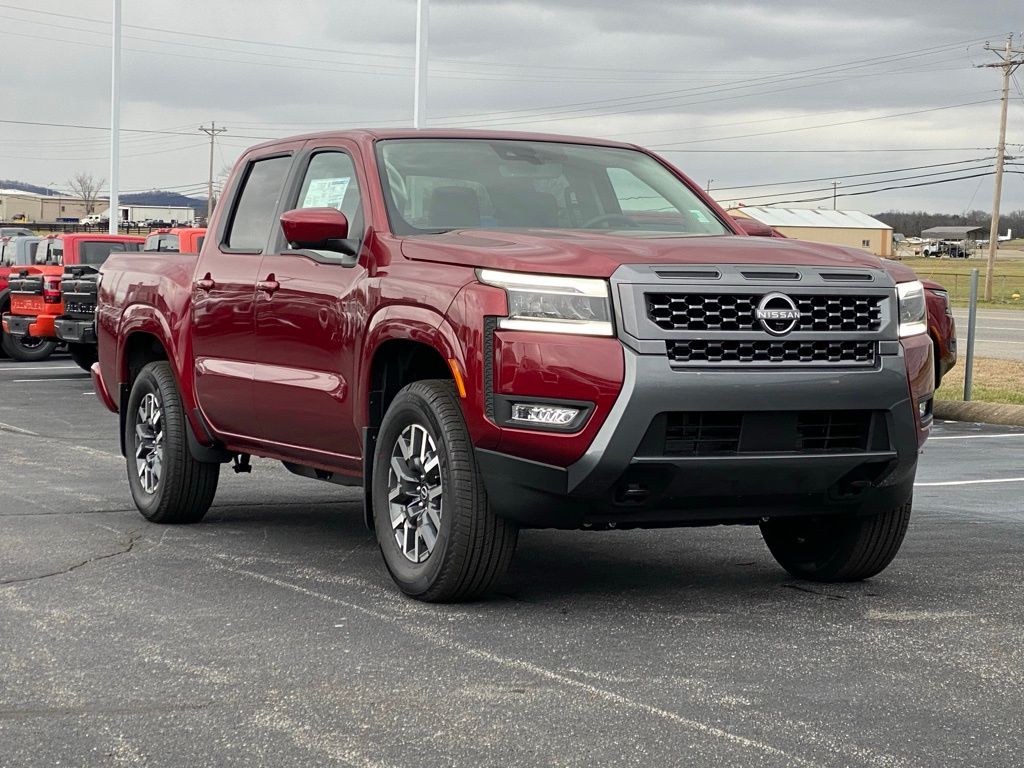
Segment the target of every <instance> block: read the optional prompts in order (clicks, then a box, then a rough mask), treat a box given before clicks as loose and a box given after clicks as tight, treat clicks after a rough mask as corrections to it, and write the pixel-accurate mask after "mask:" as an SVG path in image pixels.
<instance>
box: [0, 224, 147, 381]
mask: <svg viewBox="0 0 1024 768" xmlns="http://www.w3.org/2000/svg"><path fill="white" fill-rule="evenodd" d="M143 242H145V238H142V237H132V236H128V235H103V234H81V233H78V234H68V235H61V236H52V237H48V238H45V239H43V240H41V241H40V242H39V244H38V246H37V247H36V253H35V256H34V257H33V263H32V265H31V266H29V267H25V268H24V269H20V270H18V271H17V273H12V274H11V276H10V277H9V278H8V283H9V288H10V295H11V302H10V311H8V312H4V314H3V330H4V333H5V334H10V336H11V337H12V338H13V339H14V340H15V342H16V343H17V344H19V345H20V349H21V351H20V354H12V355H11V356H12V357H15V358H16V359H19V360H25V361H28V360H42V359H45V358H47V357H49V356H50V355H51V354H52V353H53V350H54V349H56V346H57V342H58V337H57V320H58V319H59V318H60V317H61V316H62V315H64V309H65V308H64V297H63V294H62V292H61V282H62V280H63V277H64V273H65V270H70V269H76V270H77V271H78V273H85V272H90V271H95V270H96V269H97V268H98V267H99V265H101V264H102V263H103V262H104V261H106V259H107V256H109V255H110V254H111V253H118V252H121V253H123V252H131V251H138V250H140V249H141V247H142V244H143ZM26 349H27V351H26ZM68 353H69V354H70V355H71V357H72V359H73V360H75V362H76V363H78V364H79V365H81V366H82V367H83V368H86V369H88V368H89V367H90V366H91V365H92V363H93V362H95V360H96V353H95V347H94V346H92V345H91V344H85V343H79V342H76V341H71V342H70V343H69V344H68Z"/></svg>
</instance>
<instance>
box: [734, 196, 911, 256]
mask: <svg viewBox="0 0 1024 768" xmlns="http://www.w3.org/2000/svg"><path fill="white" fill-rule="evenodd" d="M729 213H730V215H733V216H744V217H746V218H748V219H756V220H757V221H760V222H761V223H762V224H767V225H768V226H769V227H771V228H772V229H774V230H775V231H777V232H779V233H780V234H783V235H785V236H786V237H792V238H793V239H795V240H808V241H810V242H812V243H829V244H831V245H846V246H851V247H853V248H863V249H864V250H865V251H870V252H871V253H873V254H875V255H876V256H884V257H886V258H888V257H891V256H892V227H890V226H889V225H888V224H884V223H883V222H881V221H879V220H878V219H875V218H873V217H871V216H868V215H867V214H866V213H861V212H860V211H832V210H824V209H817V208H763V207H760V206H743V207H740V208H732V209H730V211H729Z"/></svg>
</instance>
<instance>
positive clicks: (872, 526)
mask: <svg viewBox="0 0 1024 768" xmlns="http://www.w3.org/2000/svg"><path fill="white" fill-rule="evenodd" d="M912 504H913V499H908V500H907V501H906V503H904V504H902V505H900V506H898V507H896V509H894V510H892V511H890V512H883V513H882V514H880V515H872V516H869V517H844V518H806V519H805V518H797V519H792V520H769V521H767V522H763V523H761V535H762V536H764V541H765V543H766V544H767V545H768V549H769V550H771V553H772V555H773V556H774V557H775V559H776V561H778V563H779V565H781V566H782V567H783V568H785V569H786V570H787V571H789V572H790V573H791V574H792V575H794V576H796V577H797V578H798V579H806V580H808V581H860V580H861V579H869V578H871V577H872V576H874V575H876V574H878V573H881V572H882V571H883V570H884V569H885V567H886V566H888V565H889V563H891V562H892V559H893V558H894V557H896V553H897V552H899V549H900V545H901V544H902V543H903V536H904V535H905V534H906V532H907V525H908V523H909V522H910V508H911V506H912Z"/></svg>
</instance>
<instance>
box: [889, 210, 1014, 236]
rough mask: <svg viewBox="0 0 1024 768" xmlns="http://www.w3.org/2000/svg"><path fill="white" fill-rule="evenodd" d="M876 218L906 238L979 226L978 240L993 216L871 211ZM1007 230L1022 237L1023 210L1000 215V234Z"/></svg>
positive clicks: (986, 232) (984, 234)
mask: <svg viewBox="0 0 1024 768" xmlns="http://www.w3.org/2000/svg"><path fill="white" fill-rule="evenodd" d="M873 215H874V217H875V218H876V219H878V220H879V221H882V222H885V223H886V224H888V225H889V226H890V227H892V231H893V232H899V233H902V234H904V235H906V236H907V237H914V236H916V235H920V234H921V232H922V231H923V230H925V229H929V228H931V227H981V228H982V233H983V234H981V235H979V239H981V240H986V239H988V231H989V225H990V222H991V221H992V217H991V216H990V215H989V214H988V213H986V212H985V211H967V212H966V213H962V214H960V213H928V212H927V211H886V212H885V213H876V214H873ZM1007 229H1012V230H1013V235H1014V237H1024V209H1021V210H1017V211H1012V212H1010V213H1004V214H1002V215H1001V216H1000V217H999V234H1000V235H1005V234H1006V230H1007Z"/></svg>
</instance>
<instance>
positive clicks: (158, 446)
mask: <svg viewBox="0 0 1024 768" xmlns="http://www.w3.org/2000/svg"><path fill="white" fill-rule="evenodd" d="M163 462H164V427H163V410H162V409H161V407H160V400H159V399H158V398H157V396H156V395H155V394H153V393H152V392H147V393H146V395H145V396H144V397H143V398H142V402H141V403H139V410H138V412H137V413H136V415H135V469H136V471H137V472H138V474H139V483H140V484H141V485H142V490H144V491H145V492H146V493H156V491H157V488H159V487H160V476H161V474H162V472H163Z"/></svg>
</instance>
